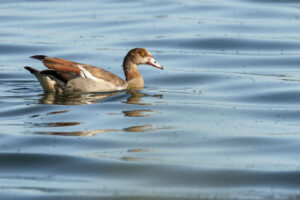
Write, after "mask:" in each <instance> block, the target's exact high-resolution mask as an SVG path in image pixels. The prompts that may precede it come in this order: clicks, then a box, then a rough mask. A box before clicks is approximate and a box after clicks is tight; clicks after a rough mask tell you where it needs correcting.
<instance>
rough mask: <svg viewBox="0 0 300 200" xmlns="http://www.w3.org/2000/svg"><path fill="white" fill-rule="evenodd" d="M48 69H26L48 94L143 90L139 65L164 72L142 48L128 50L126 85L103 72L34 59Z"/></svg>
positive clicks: (35, 57)
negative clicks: (145, 65) (152, 67)
mask: <svg viewBox="0 0 300 200" xmlns="http://www.w3.org/2000/svg"><path fill="white" fill-rule="evenodd" d="M31 58H34V59H38V60H40V61H42V62H43V64H44V65H45V66H46V67H48V68H49V69H48V70H42V71H39V70H36V69H34V68H32V67H29V66H26V67H25V69H27V70H28V71H29V72H31V73H32V74H34V75H35V76H36V78H37V79H38V80H39V82H40V83H41V85H42V87H43V89H44V90H45V91H48V92H105V91H116V90H124V89H131V88H138V89H139V88H143V87H144V79H143V77H142V76H141V74H140V72H139V70H138V65H141V64H147V65H152V66H154V67H157V68H159V69H163V67H162V66H161V65H160V64H158V63H157V62H156V61H155V59H154V58H153V57H152V55H151V54H150V53H149V52H148V51H147V50H146V49H144V48H135V49H132V50H130V51H129V52H128V53H127V55H126V56H125V58H124V61H123V70H124V73H125V77H126V81H124V80H122V79H121V78H120V77H119V76H117V75H115V74H113V73H111V72H109V71H106V70H104V69H101V68H98V67H95V66H92V65H87V64H81V63H76V62H72V61H68V60H65V59H61V58H51V57H48V56H44V55H35V56H31Z"/></svg>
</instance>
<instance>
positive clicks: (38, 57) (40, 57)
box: [30, 55, 47, 60]
mask: <svg viewBox="0 0 300 200" xmlns="http://www.w3.org/2000/svg"><path fill="white" fill-rule="evenodd" d="M46 57H47V56H45V55H34V56H30V58H34V59H37V60H43V59H44V58H46Z"/></svg>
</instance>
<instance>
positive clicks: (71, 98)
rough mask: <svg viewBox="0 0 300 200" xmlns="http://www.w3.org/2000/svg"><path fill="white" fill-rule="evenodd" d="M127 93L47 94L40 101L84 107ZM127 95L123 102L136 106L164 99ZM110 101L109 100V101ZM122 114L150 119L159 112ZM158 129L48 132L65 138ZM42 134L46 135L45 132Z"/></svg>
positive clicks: (63, 123)
mask: <svg viewBox="0 0 300 200" xmlns="http://www.w3.org/2000/svg"><path fill="white" fill-rule="evenodd" d="M124 92H125V91H121V92H120V91H118V92H110V93H84V94H79V93H78V94H76V93H75V94H56V93H45V94H43V95H42V97H41V99H40V101H39V102H40V103H41V104H56V105H83V104H94V103H98V102H101V101H103V100H105V99H107V98H108V97H111V96H116V95H120V94H124ZM127 94H130V96H129V97H128V98H127V99H126V100H125V101H123V103H126V104H136V105H144V106H148V105H152V104H151V103H147V102H144V100H143V98H144V97H154V98H160V99H161V98H163V96H162V95H160V94H159V95H149V94H145V93H142V92H141V91H138V90H128V91H127ZM108 100H109V99H108ZM65 112H67V111H64V112H53V113H51V114H56V113H57V114H61V113H65ZM122 114H123V115H124V116H125V117H148V116H153V115H156V114H159V112H158V111H155V110H153V109H141V110H127V111H122ZM80 124H82V123H81V122H55V123H45V124H43V125H41V124H40V125H38V124H36V125H35V127H41V126H44V127H45V126H46V127H65V126H77V125H80ZM155 130H157V128H156V127H155V126H153V125H150V124H146V125H139V126H130V127H125V128H123V129H98V130H85V131H71V132H64V131H52V132H46V134H49V135H63V136H92V135H95V134H99V133H107V132H148V131H155ZM42 134H45V132H43V133H42Z"/></svg>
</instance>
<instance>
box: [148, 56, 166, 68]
mask: <svg viewBox="0 0 300 200" xmlns="http://www.w3.org/2000/svg"><path fill="white" fill-rule="evenodd" d="M147 64H148V65H152V66H153V67H156V68H158V69H164V68H163V66H161V65H160V64H159V63H158V62H157V61H156V60H155V59H154V58H151V59H150V60H149V61H148V63H147Z"/></svg>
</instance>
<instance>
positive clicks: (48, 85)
mask: <svg viewBox="0 0 300 200" xmlns="http://www.w3.org/2000/svg"><path fill="white" fill-rule="evenodd" d="M24 68H25V69H26V70H28V71H29V72H30V73H32V74H33V75H34V76H35V77H36V78H37V79H38V81H39V82H40V84H41V86H42V87H43V89H44V90H45V91H47V92H55V91H56V87H55V85H56V82H55V81H54V80H52V79H51V78H50V77H49V76H48V75H46V74H41V71H39V70H37V69H34V68H32V67H29V66H26V67H24Z"/></svg>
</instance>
